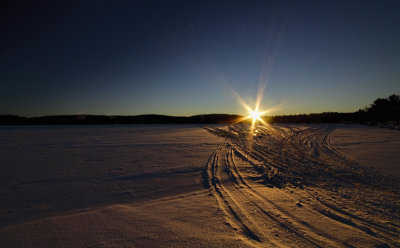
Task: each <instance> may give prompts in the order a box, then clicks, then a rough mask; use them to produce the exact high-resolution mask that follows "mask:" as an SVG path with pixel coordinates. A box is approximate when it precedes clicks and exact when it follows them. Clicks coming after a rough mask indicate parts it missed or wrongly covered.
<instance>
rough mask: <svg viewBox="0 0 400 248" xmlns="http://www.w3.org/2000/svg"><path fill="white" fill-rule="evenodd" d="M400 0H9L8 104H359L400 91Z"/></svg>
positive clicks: (114, 110) (226, 109) (45, 111)
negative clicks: (259, 98)
mask: <svg viewBox="0 0 400 248" xmlns="http://www.w3.org/2000/svg"><path fill="white" fill-rule="evenodd" d="M398 13H400V1H350V0H347V1H205V0H203V1H151V0H149V1H145V0H143V1H102V0H98V1H8V0H6V1H2V3H1V4H0V30H1V39H0V82H1V84H0V85H1V91H0V114H15V115H22V116H40V115H56V114H105V115H139V114H165V115H176V116H191V115H196V114H209V113H228V114H246V112H247V111H246V110H245V109H244V108H243V107H242V106H241V105H240V104H239V102H238V99H237V97H235V95H236V96H240V97H241V98H242V99H243V100H244V101H245V102H246V103H247V104H249V105H250V106H254V105H255V102H256V98H257V94H258V92H260V89H264V91H263V98H262V102H261V105H260V109H262V110H267V113H266V114H267V115H278V114H299V113H316V112H328V111H335V112H353V111H356V110H358V109H360V108H364V107H365V106H367V105H368V104H370V103H372V102H373V101H374V100H375V99H376V98H378V97H381V98H382V97H387V96H389V95H391V94H399V93H400V80H399V79H400V29H399V27H400V15H399V14H398Z"/></svg>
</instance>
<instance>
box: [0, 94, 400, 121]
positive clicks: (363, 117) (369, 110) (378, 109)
mask: <svg viewBox="0 0 400 248" xmlns="http://www.w3.org/2000/svg"><path fill="white" fill-rule="evenodd" d="M240 117H242V116H240V115H228V114H207V115H195V116H190V117H178V116H166V115H137V116H106V115H53V116H40V117H29V118H28V117H21V116H15V115H0V125H85V124H86V125H93V124H232V123H237V121H238V119H240ZM263 119H264V120H265V121H267V122H268V123H362V124H369V125H381V126H385V125H389V127H393V128H396V129H397V127H399V128H400V96H399V95H395V94H393V95H391V96H389V97H387V98H378V99H376V100H375V101H374V102H373V103H372V104H370V105H369V106H367V107H365V108H364V109H360V110H358V111H356V112H354V113H337V112H324V113H316V114H298V115H277V116H264V117H263Z"/></svg>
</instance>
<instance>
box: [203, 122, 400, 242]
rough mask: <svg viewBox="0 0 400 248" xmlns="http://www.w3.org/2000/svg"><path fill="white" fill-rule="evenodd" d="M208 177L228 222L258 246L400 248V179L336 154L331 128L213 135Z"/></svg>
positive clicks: (237, 129) (232, 130) (243, 129)
mask: <svg viewBox="0 0 400 248" xmlns="http://www.w3.org/2000/svg"><path fill="white" fill-rule="evenodd" d="M208 130H209V131H210V132H211V133H213V134H216V135H218V136H222V137H224V138H225V139H226V140H225V142H224V143H223V144H221V145H220V146H219V147H218V148H217V149H216V150H215V151H214V153H213V154H212V155H211V157H210V158H209V161H208V163H207V165H206V168H205V172H204V180H205V184H206V185H207V187H209V188H210V194H212V195H213V196H214V197H215V199H216V201H217V203H218V206H219V208H220V209H221V211H222V213H223V214H224V216H225V218H226V223H227V224H228V225H229V226H231V227H232V229H233V230H234V231H235V232H236V234H237V235H238V236H239V237H240V238H242V239H243V240H244V241H245V242H246V243H247V244H248V245H249V246H255V247H360V246H362V247H391V246H392V247H400V244H399V241H400V238H399V237H400V218H399V217H400V214H399V212H398V209H399V208H398V206H399V202H400V197H399V194H398V191H396V190H398V189H399V188H398V184H397V183H398V181H396V179H393V178H388V177H385V176H383V175H381V174H379V173H377V172H376V171H375V170H372V169H371V168H369V167H366V166H364V165H362V164H360V163H358V162H357V161H355V160H353V159H351V158H349V157H347V156H346V155H343V154H341V153H339V152H337V151H336V150H335V149H334V148H333V147H332V146H331V145H330V142H329V133H330V132H331V131H332V130H333V129H332V127H321V126H314V127H306V128H300V127H295V126H287V127H283V126H281V127H271V126H268V127H265V126H263V127H257V128H256V129H255V130H249V126H246V125H235V126H230V127H225V128H213V129H208Z"/></svg>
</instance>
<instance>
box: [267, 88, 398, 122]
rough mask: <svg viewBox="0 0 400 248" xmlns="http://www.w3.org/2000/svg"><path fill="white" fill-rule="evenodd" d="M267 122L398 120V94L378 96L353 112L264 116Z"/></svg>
mask: <svg viewBox="0 0 400 248" xmlns="http://www.w3.org/2000/svg"><path fill="white" fill-rule="evenodd" d="M266 121H268V122H269V123H343V122H351V123H364V124H371V125H375V124H379V123H387V122H395V123H397V124H399V122H400V96H399V95H394V94H393V95H391V96H389V97H387V98H378V99H376V100H375V101H374V102H373V103H372V104H370V105H369V106H366V107H365V108H364V109H360V110H358V111H357V112H354V113H337V112H325V113H317V114H300V115H280V116H272V117H266Z"/></svg>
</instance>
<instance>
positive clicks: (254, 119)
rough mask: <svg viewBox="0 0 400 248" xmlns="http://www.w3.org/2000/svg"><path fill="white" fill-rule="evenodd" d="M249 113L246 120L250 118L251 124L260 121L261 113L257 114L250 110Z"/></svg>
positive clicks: (255, 111)
mask: <svg viewBox="0 0 400 248" xmlns="http://www.w3.org/2000/svg"><path fill="white" fill-rule="evenodd" d="M249 112H250V115H249V116H248V118H252V119H253V122H255V121H260V120H261V118H260V115H261V113H260V112H258V111H257V110H250V111H249Z"/></svg>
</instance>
